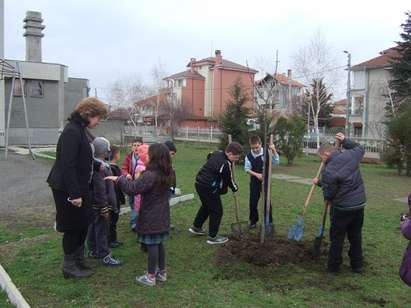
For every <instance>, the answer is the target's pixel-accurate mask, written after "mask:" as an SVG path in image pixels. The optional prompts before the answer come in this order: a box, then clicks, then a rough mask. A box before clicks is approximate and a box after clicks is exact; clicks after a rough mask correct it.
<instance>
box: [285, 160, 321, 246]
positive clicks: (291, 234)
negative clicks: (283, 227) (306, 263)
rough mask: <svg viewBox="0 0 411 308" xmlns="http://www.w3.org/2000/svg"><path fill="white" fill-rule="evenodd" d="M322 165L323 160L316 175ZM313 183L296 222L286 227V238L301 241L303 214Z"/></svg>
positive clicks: (312, 190)
mask: <svg viewBox="0 0 411 308" xmlns="http://www.w3.org/2000/svg"><path fill="white" fill-rule="evenodd" d="M323 166H324V162H321V164H320V167H319V168H318V171H317V175H316V177H317V178H318V177H319V176H320V173H321V170H322V168H323ZM315 186H316V185H315V184H313V185H311V189H310V192H309V193H308V196H307V199H305V203H304V207H303V211H302V213H301V215H300V216H299V217H298V218H297V223H296V224H295V225H292V226H290V227H289V228H288V239H289V240H295V241H297V242H299V241H301V239H302V238H303V235H304V216H305V212H306V211H307V208H308V205H309V204H310V201H311V197H312V195H313V193H314V189H315Z"/></svg>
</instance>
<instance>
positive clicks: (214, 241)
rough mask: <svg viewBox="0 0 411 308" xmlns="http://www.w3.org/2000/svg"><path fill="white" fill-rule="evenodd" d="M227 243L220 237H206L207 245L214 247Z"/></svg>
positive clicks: (225, 238)
mask: <svg viewBox="0 0 411 308" xmlns="http://www.w3.org/2000/svg"><path fill="white" fill-rule="evenodd" d="M227 242H228V238H227V237H225V236H221V235H216V236H215V237H211V236H209V237H208V240H207V244H210V245H216V244H224V243H227Z"/></svg>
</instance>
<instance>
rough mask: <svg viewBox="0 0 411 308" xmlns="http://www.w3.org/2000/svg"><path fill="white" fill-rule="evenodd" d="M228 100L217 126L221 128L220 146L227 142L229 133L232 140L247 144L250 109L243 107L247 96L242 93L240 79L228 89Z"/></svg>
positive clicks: (223, 146)
mask: <svg viewBox="0 0 411 308" xmlns="http://www.w3.org/2000/svg"><path fill="white" fill-rule="evenodd" d="M229 92H230V100H229V101H228V104H227V108H226V111H225V112H224V113H223V114H222V115H221V117H220V120H219V126H220V128H221V130H222V132H223V133H224V134H223V137H222V138H221V143H220V147H221V148H222V149H223V148H225V146H226V145H227V143H228V135H229V134H231V137H232V138H233V141H236V142H238V143H240V144H241V145H244V146H246V145H248V125H247V118H248V115H249V112H250V110H249V109H248V108H247V107H245V103H246V102H247V101H248V100H249V97H248V96H247V94H246V93H244V90H243V85H242V83H241V81H237V82H236V83H235V84H234V85H233V86H232V87H231V88H230V90H229Z"/></svg>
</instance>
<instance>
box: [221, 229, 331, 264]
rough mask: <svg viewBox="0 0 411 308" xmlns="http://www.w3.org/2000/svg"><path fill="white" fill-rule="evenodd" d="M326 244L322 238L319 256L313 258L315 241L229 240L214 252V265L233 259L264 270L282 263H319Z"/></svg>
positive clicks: (325, 249) (256, 237)
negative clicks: (215, 255)
mask: <svg viewBox="0 0 411 308" xmlns="http://www.w3.org/2000/svg"><path fill="white" fill-rule="evenodd" d="M327 253H328V243H327V242H326V241H325V239H323V242H322V246H321V251H320V256H319V257H316V256H314V242H313V241H305V242H304V241H303V242H295V241H289V240H286V239H283V238H279V237H274V238H268V239H267V240H266V241H265V242H264V243H263V244H261V243H260V238H259V236H258V235H254V234H249V235H244V236H241V237H233V236H232V237H230V241H229V242H228V243H227V244H225V245H223V246H221V247H220V248H219V250H218V251H217V263H218V264H225V263H227V262H231V261H234V260H242V261H244V262H247V263H250V264H253V265H256V266H260V267H264V266H274V267H275V266H280V265H285V264H312V263H315V264H318V261H319V259H321V258H323V257H326V256H327Z"/></svg>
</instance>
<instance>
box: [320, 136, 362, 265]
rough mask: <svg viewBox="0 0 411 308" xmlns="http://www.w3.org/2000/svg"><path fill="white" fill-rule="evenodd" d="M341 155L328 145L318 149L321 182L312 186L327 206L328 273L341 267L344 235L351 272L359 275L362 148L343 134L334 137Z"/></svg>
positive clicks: (360, 261)
mask: <svg viewBox="0 0 411 308" xmlns="http://www.w3.org/2000/svg"><path fill="white" fill-rule="evenodd" d="M336 139H337V142H339V143H341V145H342V147H343V149H344V150H343V151H340V150H338V149H337V148H336V147H333V146H331V145H324V146H322V147H321V148H320V149H319V155H320V157H321V159H322V160H323V161H324V162H325V167H324V169H323V171H322V173H321V180H319V179H318V178H314V179H313V183H314V184H317V185H319V186H321V187H322V190H323V195H324V199H325V201H326V202H328V204H329V205H331V211H330V213H331V228H330V240H331V246H330V251H329V256H328V271H329V272H330V273H336V272H339V270H340V265H341V263H342V250H343V245H344V238H345V235H347V237H348V241H349V242H350V250H349V252H348V255H349V257H350V261H351V269H352V271H353V272H355V273H361V272H362V271H363V254H362V236H361V232H362V226H363V221H364V207H365V202H366V196H365V188H364V183H363V180H362V177H361V172H360V163H361V160H362V158H363V157H364V153H365V152H364V148H363V147H362V146H360V145H359V144H357V143H354V142H353V141H351V140H349V139H346V138H345V136H344V134H342V133H338V134H337V135H336Z"/></svg>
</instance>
